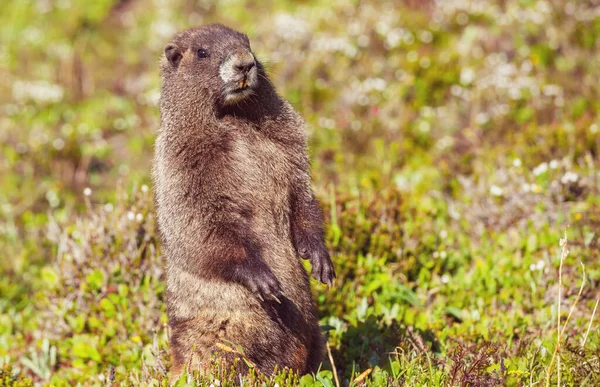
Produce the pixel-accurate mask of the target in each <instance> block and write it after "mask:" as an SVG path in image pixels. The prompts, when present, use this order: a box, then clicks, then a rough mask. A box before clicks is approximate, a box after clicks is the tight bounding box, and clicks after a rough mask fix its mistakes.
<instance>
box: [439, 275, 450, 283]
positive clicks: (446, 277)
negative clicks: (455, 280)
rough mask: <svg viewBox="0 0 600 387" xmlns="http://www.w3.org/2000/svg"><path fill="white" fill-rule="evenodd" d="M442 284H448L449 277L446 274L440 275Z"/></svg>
mask: <svg viewBox="0 0 600 387" xmlns="http://www.w3.org/2000/svg"><path fill="white" fill-rule="evenodd" d="M440 279H441V281H442V283H443V284H447V283H448V282H450V277H449V276H448V274H444V275H442V278H440Z"/></svg>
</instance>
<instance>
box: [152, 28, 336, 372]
mask: <svg viewBox="0 0 600 387" xmlns="http://www.w3.org/2000/svg"><path fill="white" fill-rule="evenodd" d="M160 67H161V78H162V89H161V97H160V113H161V128H160V131H159V134H158V137H157V140H156V145H155V158H154V166H153V177H154V185H155V197H156V205H157V213H158V224H159V230H160V233H161V237H162V241H163V253H164V257H165V262H166V282H167V293H166V297H167V313H168V316H169V325H170V328H171V334H170V346H171V354H172V362H173V369H172V370H173V372H172V376H173V377H175V378H176V377H178V375H179V374H180V373H181V372H182V370H183V368H184V366H185V365H187V364H191V365H192V368H196V369H197V368H200V369H202V367H203V365H206V364H207V363H208V362H209V361H210V359H211V356H212V355H213V354H214V353H216V354H217V355H218V356H219V357H220V358H222V359H223V360H224V361H225V362H226V364H233V362H234V359H235V358H236V357H238V355H236V354H235V353H231V352H228V351H226V350H225V351H224V350H223V346H222V345H218V343H219V342H221V344H223V341H224V340H227V341H229V342H232V343H234V344H236V345H239V346H241V348H242V349H243V351H244V354H245V356H247V358H249V359H250V361H252V362H253V363H254V364H255V365H256V367H257V368H258V369H259V370H260V371H261V372H262V373H266V374H271V373H272V372H273V370H274V368H275V366H278V368H279V369H282V368H284V367H288V368H290V369H293V370H294V371H296V372H298V373H300V374H303V373H308V372H313V371H316V370H317V369H318V367H319V364H320V362H321V360H322V355H323V353H322V350H323V338H322V334H321V332H320V329H319V325H318V320H317V316H316V311H315V306H314V304H313V300H312V297H311V293H310V286H309V281H308V276H307V274H306V271H305V270H304V268H303V266H302V264H301V261H300V259H298V257H302V258H304V259H309V260H310V262H311V264H312V273H313V276H314V277H315V278H317V279H318V280H319V281H321V282H322V283H325V284H328V285H330V284H331V283H332V281H333V279H334V277H335V273H334V268H333V264H332V262H331V259H330V257H329V253H328V251H327V249H326V247H325V244H324V231H323V227H324V226H323V215H322V212H321V210H320V208H319V205H318V202H317V200H316V199H315V196H314V194H313V192H312V189H311V177H310V165H309V160H308V156H307V151H306V148H307V144H306V135H305V130H304V123H303V120H302V119H301V117H300V116H299V115H298V113H296V112H295V111H294V109H293V108H292V107H291V105H290V104H289V103H288V102H286V101H285V100H283V99H282V98H281V97H279V96H278V95H277V93H276V91H275V89H274V87H273V85H272V84H271V82H270V81H269V79H268V78H267V75H266V73H265V70H264V68H263V66H262V65H261V63H260V62H259V61H258V60H257V59H256V57H255V56H254V55H253V53H252V50H251V49H250V42H249V40H248V37H247V36H246V35H244V34H242V33H240V32H237V31H234V30H232V29H230V28H227V27H225V26H223V25H217V24H215V25H208V26H204V27H200V28H193V29H190V30H187V31H184V32H181V33H179V34H178V35H176V36H175V37H174V38H173V40H172V41H171V43H169V44H168V45H167V46H166V48H165V51H164V58H163V59H162V60H161V63H160ZM227 341H224V342H225V343H227ZM237 364H238V371H239V372H245V371H247V368H246V366H245V364H244V362H243V361H239V362H237Z"/></svg>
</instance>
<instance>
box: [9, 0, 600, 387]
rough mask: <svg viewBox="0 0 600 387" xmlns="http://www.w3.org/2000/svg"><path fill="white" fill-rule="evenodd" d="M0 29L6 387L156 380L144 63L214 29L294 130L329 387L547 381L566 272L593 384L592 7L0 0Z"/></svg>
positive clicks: (564, 3) (154, 74) (599, 27)
mask: <svg viewBox="0 0 600 387" xmlns="http://www.w3.org/2000/svg"><path fill="white" fill-rule="evenodd" d="M0 18H1V20H2V22H1V23H0V251H1V253H0V256H1V257H2V258H1V261H0V270H1V272H0V366H2V367H4V368H3V371H2V372H4V374H3V375H9V374H11V375H17V374H19V375H21V377H22V378H24V379H23V380H24V381H22V382H23V383H28V382H27V380H30V381H31V382H35V383H38V384H45V383H50V382H52V383H54V384H56V385H61V384H60V383H66V384H65V385H72V384H73V383H76V382H82V383H83V384H84V385H93V384H95V383H103V382H104V381H109V379H110V378H112V377H113V376H114V375H116V376H115V377H117V378H122V379H121V380H134V381H137V382H138V383H142V384H144V383H150V382H151V381H160V380H163V378H164V375H166V372H167V370H168V361H169V360H168V353H167V344H166V335H167V332H166V328H165V322H166V315H165V311H164V302H163V296H164V294H163V292H164V285H163V284H162V267H161V261H160V247H159V244H158V242H157V236H156V227H155V222H154V216H153V209H152V196H151V193H152V187H151V181H150V163H151V158H152V153H153V140H154V137H155V135H156V130H157V128H158V127H159V115H158V108H157V100H158V97H159V91H160V90H159V87H160V84H159V73H158V60H159V58H160V56H161V55H162V52H163V49H164V46H165V44H166V43H167V42H168V40H169V39H170V37H171V36H172V35H173V34H174V33H176V32H177V31H180V30H183V29H186V28H189V27H192V26H198V25H202V24H207V23H212V22H219V23H223V24H226V25H228V26H230V27H232V28H234V29H238V30H241V31H243V32H246V33H247V34H248V35H249V37H250V40H251V44H252V48H253V50H254V51H255V52H256V54H257V56H258V57H259V59H260V60H261V61H263V62H264V63H265V64H266V67H267V69H268V73H269V76H270V78H271V79H272V81H273V83H274V84H275V86H276V87H277V89H278V91H279V93H280V94H281V95H282V96H284V97H285V98H286V99H288V100H289V101H290V102H291V103H292V105H293V106H294V107H295V108H296V109H297V110H298V111H299V112H300V113H301V114H302V115H303V116H304V118H305V120H306V121H307V127H308V130H309V134H310V152H311V160H312V165H313V177H314V182H315V191H316V193H317V195H318V197H319V199H320V201H321V203H322V206H323V208H324V209H325V212H326V214H327V220H328V224H329V226H328V244H329V247H330V250H331V251H332V254H333V258H334V263H335V265H336V269H337V271H338V289H337V290H335V291H333V292H327V291H325V289H324V288H323V287H320V286H319V285H317V284H316V283H313V285H314V286H313V288H314V290H315V296H316V300H317V303H318V307H319V313H320V316H321V317H322V324H323V326H324V329H325V330H328V337H329V343H330V345H331V347H332V351H333V358H334V360H335V363H336V364H337V371H338V373H339V375H340V378H342V380H345V381H346V382H348V381H350V380H352V378H353V377H355V376H356V373H358V372H362V371H364V370H367V369H371V370H372V371H373V373H372V374H371V376H369V378H368V379H366V380H369V383H379V382H378V380H384V381H389V380H396V381H399V380H405V381H406V380H412V381H413V382H414V383H415V384H413V385H419V384H418V383H420V382H421V381H422V382H423V383H429V385H436V383H437V384H455V383H456V384H458V383H459V381H469V380H470V381H471V383H475V382H476V381H478V380H491V381H492V382H494V383H495V382H497V383H499V384H501V383H509V384H510V383H513V382H514V383H517V384H516V385H518V384H519V383H521V382H525V381H527V382H529V380H542V379H544V378H546V376H547V374H548V373H551V372H550V371H551V368H552V367H551V366H550V363H551V362H552V361H551V354H552V352H553V351H554V346H555V344H556V337H555V336H553V335H554V332H555V330H556V326H555V325H553V324H555V323H556V321H557V317H558V316H557V314H558V313H559V311H558V308H557V305H555V304H556V295H557V294H558V295H559V297H560V296H561V294H562V297H563V299H562V301H560V302H563V303H564V306H563V307H562V309H561V310H562V314H563V317H566V313H567V312H568V308H569V305H571V304H572V303H573V301H574V300H575V296H576V295H577V291H578V287H579V284H580V281H581V280H582V275H581V272H580V265H579V261H581V262H582V263H583V264H584V265H585V267H586V274H585V277H584V278H585V279H586V281H587V285H586V287H585V289H584V291H583V292H582V295H581V297H580V298H579V299H578V308H577V309H576V310H575V312H574V314H573V316H572V317H571V320H570V323H569V325H568V327H567V329H566V331H565V332H566V333H565V334H566V336H565V337H567V338H566V339H564V338H563V340H567V341H566V343H565V345H567V344H568V343H569V341H568V340H569V338H570V339H571V340H572V343H575V344H577V345H579V344H581V341H582V340H583V339H582V337H583V335H584V334H585V331H586V329H587V327H588V323H589V324H590V325H589V326H590V327H593V329H591V333H589V335H585V337H586V339H585V341H583V342H584V343H585V345H582V346H581V349H580V350H578V351H564V353H563V354H562V356H563V364H572V366H570V368H568V370H563V371H562V375H563V376H562V378H564V379H563V380H564V381H566V382H569V381H570V382H572V383H575V382H576V381H581V380H583V379H584V378H586V377H587V378H588V381H590V380H592V379H590V377H597V376H593V374H594V373H596V375H600V365H599V364H598V353H600V349H598V348H599V347H600V337H599V335H598V331H597V327H598V319H597V317H596V319H595V320H594V315H593V314H592V310H593V306H594V303H595V300H596V297H597V296H598V281H599V280H600V267H599V265H598V232H599V230H600V212H599V211H598V204H599V203H600V194H599V192H598V181H599V178H600V176H599V172H598V167H599V156H598V151H599V147H600V139H599V136H598V132H599V130H600V126H599V125H600V119H599V113H598V109H599V107H600V99H599V97H600V3H599V2H598V1H595V0H579V1H575V0H497V1H491V0H477V1H475V0H439V1H433V0H424V1H418V0H406V1H384V0H374V1H347V0H344V1H341V0H333V1H324V0H305V1H285V0H271V1H263V2H253V1H243V0H226V1H211V0H174V1H167V0H151V1H150V0H149V1H142V0H120V1H119V0H96V1H91V0H89V1H88V0H79V1H74V0H55V1H51V0H35V1H34V0H4V1H2V3H1V4H0ZM566 230H567V231H566ZM565 232H567V234H565V235H567V238H568V239H569V246H570V255H569V256H568V257H567V258H566V259H565V262H564V268H563V270H564V272H563V279H562V281H563V287H564V289H563V291H562V293H561V292H560V291H559V289H561V288H560V287H559V286H558V285H557V281H558V280H557V270H558V267H559V265H560V251H559V250H560V247H559V243H558V241H559V238H561V237H564V236H565V235H563V234H564V233H565ZM578 348H579V347H578ZM399 349H400V350H399ZM540 354H541V355H540ZM478 356H479V357H478ZM594 357H595V359H596V360H595V361H593V360H590V359H594ZM479 358H481V359H485V360H482V361H481V362H479V363H478V362H475V360H473V359H479ZM432 359H433V360H432ZM587 360H589V361H587ZM473 363H475V364H476V365H477V364H479V365H478V366H473ZM482 363H483V364H484V366H481V364H482ZM432 364H433V365H432ZM478 367H479V368H478ZM594 367H595V368H594ZM325 368H326V369H329V370H331V367H330V364H329V365H326V366H325ZM549 369H550V370H549ZM413 371H414V375H413V374H411V373H410V372H413ZM324 372H325V371H324ZM326 372H329V373H328V374H327V373H325V374H324V376H322V377H323V378H325V379H324V380H332V379H331V375H332V374H331V372H330V371H326ZM590 374H592V376H590ZM409 375H413V376H412V377H413V378H415V379H410V378H409ZM415 375H418V376H415ZM377 378H380V379H377ZM402 378H408V379H402ZM417 378H421V379H417ZM477 378H481V379H477ZM552 378H556V375H553V376H552ZM111 380H112V379H111ZM303 380H304V382H303V383H309V384H305V385H310V383H311V382H310V381H309V380H308V379H303ZM311 380H312V379H311ZM315 380H316V379H315ZM552 380H555V379H552ZM492 382H490V383H492ZM0 383H1V382H0ZM157 383H158V382H157ZM314 383H317V382H316V381H315V382H314ZM319 383H321V382H319ZM432 383H433V384H432ZM590 383H592V384H593V382H590Z"/></svg>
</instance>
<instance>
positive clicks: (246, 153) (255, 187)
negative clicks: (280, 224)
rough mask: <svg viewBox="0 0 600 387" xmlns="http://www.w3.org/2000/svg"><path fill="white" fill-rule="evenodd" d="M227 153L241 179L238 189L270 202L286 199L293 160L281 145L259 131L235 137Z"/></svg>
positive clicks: (233, 170) (274, 203)
mask: <svg viewBox="0 0 600 387" xmlns="http://www.w3.org/2000/svg"><path fill="white" fill-rule="evenodd" d="M229 156H230V163H231V164H230V167H231V169H232V172H233V173H235V174H237V175H238V176H237V177H238V179H237V180H238V181H241V182H242V185H243V187H240V188H242V189H244V190H245V191H247V192H248V194H251V195H253V196H257V198H259V199H260V198H261V197H262V198H263V199H265V200H268V201H271V202H272V203H271V205H280V204H282V202H284V201H287V196H288V192H289V185H290V181H291V175H292V174H293V170H292V165H293V160H292V159H291V155H290V153H289V150H288V149H286V148H285V147H284V146H283V144H279V143H277V142H275V141H272V140H271V139H269V138H267V137H265V136H262V135H261V133H251V134H249V135H240V136H235V137H234V138H233V139H232V143H231V153H230V155H229Z"/></svg>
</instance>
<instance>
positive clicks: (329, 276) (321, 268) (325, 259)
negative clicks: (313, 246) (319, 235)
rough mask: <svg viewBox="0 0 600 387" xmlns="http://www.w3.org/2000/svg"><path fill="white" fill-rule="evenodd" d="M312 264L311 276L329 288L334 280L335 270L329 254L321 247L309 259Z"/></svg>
mask: <svg viewBox="0 0 600 387" xmlns="http://www.w3.org/2000/svg"><path fill="white" fill-rule="evenodd" d="M310 262H311V264H312V275H313V277H314V278H316V279H317V280H319V281H321V282H322V283H324V284H326V285H328V286H331V285H332V284H333V280H334V279H335V269H334V268H333V262H331V258H330V257H329V253H328V252H327V250H326V249H325V248H324V247H323V249H320V250H319V251H318V252H316V253H315V254H313V256H311V258H310Z"/></svg>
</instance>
